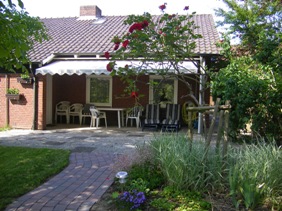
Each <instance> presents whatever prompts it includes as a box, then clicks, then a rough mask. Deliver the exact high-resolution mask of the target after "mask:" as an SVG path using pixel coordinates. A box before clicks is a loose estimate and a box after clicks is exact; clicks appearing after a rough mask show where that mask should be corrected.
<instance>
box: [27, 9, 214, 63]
mask: <svg viewBox="0 0 282 211" xmlns="http://www.w3.org/2000/svg"><path fill="white" fill-rule="evenodd" d="M126 18H127V16H103V17H102V20H104V21H101V23H95V20H93V19H88V20H87V18H85V19H81V18H78V17H70V18H46V19H41V21H42V22H43V23H44V24H45V25H46V27H47V29H48V34H49V35H50V37H51V39H50V40H48V41H43V42H42V43H35V45H34V48H33V51H31V52H30V53H29V57H30V59H31V61H32V62H42V61H43V60H44V59H46V58H47V57H48V56H50V55H51V54H53V53H55V54H56V53H58V54H92V55H93V54H94V55H95V54H100V55H102V54H104V52H106V51H111V50H112V49H113V47H114V46H113V43H112V42H111V40H112V38H113V37H114V36H116V35H118V36H122V35H123V34H124V33H125V32H127V31H128V28H129V26H128V25H124V24H123V22H124V20H126ZM194 18H195V23H196V25H198V26H199V27H200V28H199V29H197V31H196V33H199V34H201V35H202V36H203V38H201V39H198V40H197V48H196V49H195V53H197V54H219V49H218V48H217V47H216V45H215V43H216V42H217V41H218V40H219V36H218V32H217V30H216V28H215V25H214V21H213V17H212V15H210V14H205V15H195V16H194Z"/></svg>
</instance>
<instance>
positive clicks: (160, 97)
mask: <svg viewBox="0 0 282 211" xmlns="http://www.w3.org/2000/svg"><path fill="white" fill-rule="evenodd" d="M150 84H151V87H150V94H149V99H150V103H159V104H166V103H174V104H177V88H178V82H177V80H176V79H171V78H163V77H161V76H150Z"/></svg>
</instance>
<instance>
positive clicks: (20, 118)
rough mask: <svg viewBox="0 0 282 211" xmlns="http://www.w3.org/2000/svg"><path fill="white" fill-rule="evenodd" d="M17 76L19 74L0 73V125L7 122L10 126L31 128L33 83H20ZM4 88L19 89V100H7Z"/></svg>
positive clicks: (2, 125)
mask: <svg viewBox="0 0 282 211" xmlns="http://www.w3.org/2000/svg"><path fill="white" fill-rule="evenodd" d="M17 77H20V75H16V74H7V75H5V74H1V75H0V89H1V90H0V111H1V112H0V113H1V114H0V127H4V126H5V125H6V123H8V125H9V126H10V127H12V128H24V129H32V125H33V85H32V84H21V83H19V82H17ZM6 88H17V89H19V91H20V94H21V97H20V100H13V101H11V100H8V101H7V99H6V96H5V94H6ZM7 115H8V119H7Z"/></svg>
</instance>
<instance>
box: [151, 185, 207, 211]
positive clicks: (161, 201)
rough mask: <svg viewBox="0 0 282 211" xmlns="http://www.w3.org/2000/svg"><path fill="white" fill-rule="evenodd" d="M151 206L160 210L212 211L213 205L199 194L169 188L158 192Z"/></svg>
mask: <svg viewBox="0 0 282 211" xmlns="http://www.w3.org/2000/svg"><path fill="white" fill-rule="evenodd" d="M154 197H156V198H155V199H153V200H152V201H151V202H150V205H151V206H153V207H154V208H157V209H158V210H203V211H204V210H210V208H211V204H210V203H209V202H206V201H205V200H203V197H202V196H201V194H199V193H198V192H189V191H179V190H175V189H174V188H173V187H170V186H167V187H165V188H164V189H163V190H161V191H159V192H157V194H156V195H155V196H154Z"/></svg>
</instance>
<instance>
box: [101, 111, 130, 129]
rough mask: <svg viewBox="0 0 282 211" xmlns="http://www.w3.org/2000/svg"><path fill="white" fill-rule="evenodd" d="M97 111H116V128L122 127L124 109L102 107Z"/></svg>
mask: <svg viewBox="0 0 282 211" xmlns="http://www.w3.org/2000/svg"><path fill="white" fill-rule="evenodd" d="M98 109H99V111H116V112H117V121H118V127H119V128H121V126H124V121H123V119H124V118H123V117H124V111H125V110H126V108H109V107H107V108H103V107H99V108H98Z"/></svg>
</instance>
